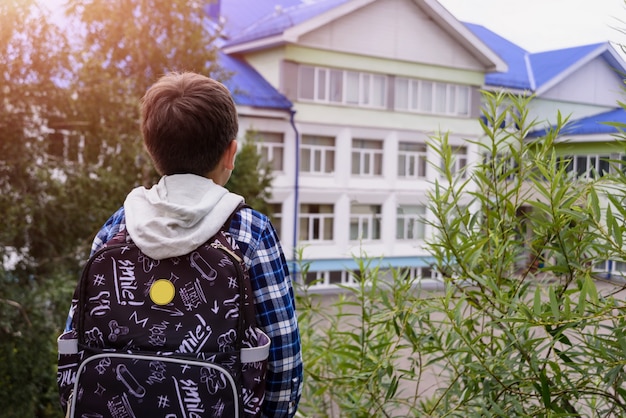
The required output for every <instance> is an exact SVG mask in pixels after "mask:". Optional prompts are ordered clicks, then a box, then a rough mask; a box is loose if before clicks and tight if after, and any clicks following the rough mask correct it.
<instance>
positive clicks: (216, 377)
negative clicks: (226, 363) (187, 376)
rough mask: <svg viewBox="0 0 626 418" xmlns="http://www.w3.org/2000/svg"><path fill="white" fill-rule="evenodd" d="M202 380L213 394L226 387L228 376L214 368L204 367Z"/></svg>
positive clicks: (201, 374)
mask: <svg viewBox="0 0 626 418" xmlns="http://www.w3.org/2000/svg"><path fill="white" fill-rule="evenodd" d="M200 382H201V383H204V384H205V385H206V389H207V391H208V392H209V393H210V394H211V395H215V394H216V393H217V392H218V391H219V390H221V389H225V388H226V376H224V374H223V373H221V372H219V371H218V370H216V369H214V368H209V367H203V368H202V370H200Z"/></svg>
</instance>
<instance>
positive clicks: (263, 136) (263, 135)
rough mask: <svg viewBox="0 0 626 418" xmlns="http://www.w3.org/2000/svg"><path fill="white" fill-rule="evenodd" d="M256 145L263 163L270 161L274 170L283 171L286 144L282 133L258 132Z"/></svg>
mask: <svg viewBox="0 0 626 418" xmlns="http://www.w3.org/2000/svg"><path fill="white" fill-rule="evenodd" d="M256 146H257V152H258V153H259V155H261V161H262V162H263V163H266V162H269V163H270V165H271V167H272V170H274V171H283V157H284V150H285V144H284V139H283V134H282V133H278V132H258V133H257V134H256Z"/></svg>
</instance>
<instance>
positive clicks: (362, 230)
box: [350, 205, 381, 241]
mask: <svg viewBox="0 0 626 418" xmlns="http://www.w3.org/2000/svg"><path fill="white" fill-rule="evenodd" d="M380 213H381V207H380V205H352V206H351V208H350V239H351V240H353V241H356V240H363V241H370V240H377V239H380V222H381V216H380Z"/></svg>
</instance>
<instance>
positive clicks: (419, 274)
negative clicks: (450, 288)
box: [397, 267, 438, 280]
mask: <svg viewBox="0 0 626 418" xmlns="http://www.w3.org/2000/svg"><path fill="white" fill-rule="evenodd" d="M397 271H398V274H399V275H400V277H403V278H405V280H415V279H437V278H438V274H437V270H435V269H433V268H432V267H398V269H397Z"/></svg>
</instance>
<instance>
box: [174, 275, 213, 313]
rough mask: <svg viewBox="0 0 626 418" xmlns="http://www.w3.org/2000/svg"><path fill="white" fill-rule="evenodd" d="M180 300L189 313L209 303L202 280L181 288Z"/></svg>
mask: <svg viewBox="0 0 626 418" xmlns="http://www.w3.org/2000/svg"><path fill="white" fill-rule="evenodd" d="M180 298H181V299H182V301H183V305H184V306H185V309H186V310H187V311H192V310H194V309H196V308H197V307H198V306H200V304H202V303H207V302H206V296H205V294H204V291H203V290H202V285H201V284H200V279H196V280H195V281H194V282H189V283H187V284H185V285H184V286H183V287H181V288H180Z"/></svg>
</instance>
